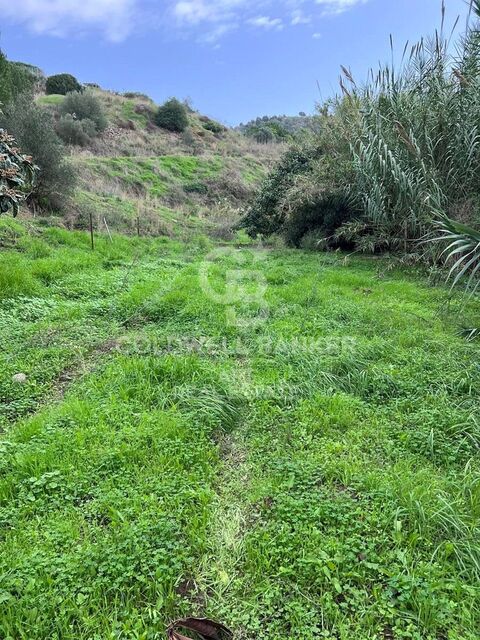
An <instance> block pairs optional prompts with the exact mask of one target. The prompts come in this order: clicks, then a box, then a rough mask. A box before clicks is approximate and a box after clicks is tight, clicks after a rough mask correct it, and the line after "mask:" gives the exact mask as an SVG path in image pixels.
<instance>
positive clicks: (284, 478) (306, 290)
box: [0, 220, 480, 640]
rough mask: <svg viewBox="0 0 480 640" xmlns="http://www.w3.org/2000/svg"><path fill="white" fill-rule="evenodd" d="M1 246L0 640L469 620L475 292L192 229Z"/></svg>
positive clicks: (276, 639)
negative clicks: (168, 628) (192, 625)
mask: <svg viewBox="0 0 480 640" xmlns="http://www.w3.org/2000/svg"><path fill="white" fill-rule="evenodd" d="M0 246H1V247H2V249H1V250H0V337H1V342H0V347H1V348H0V427H1V429H2V436H1V439H0V450H1V456H0V473H1V479H0V524H1V529H0V531H1V559H0V575H1V579H0V637H1V638H4V639H5V640H7V639H8V640H24V639H25V640H37V639H48V640H51V639H55V640H67V639H68V640H104V639H105V640H107V639H108V640H113V639H115V640H120V639H121V640H126V639H128V640H130V639H132V640H133V639H135V640H153V639H157V638H164V637H165V625H166V624H167V623H168V622H169V621H170V620H171V619H172V618H176V617H179V616H182V615H184V614H188V615H192V614H193V615H195V614H197V615H199V616H204V615H205V616H208V617H212V618H215V619H219V620H221V621H222V622H224V623H225V624H227V625H228V626H229V627H231V628H232V629H233V630H234V632H235V638H236V639H237V640H240V639H242V640H254V639H255V640H310V639H312V640H313V639H320V638H322V639H330V640H352V639H355V640H370V639H372V640H373V639H391V638H394V639H416V640H446V639H448V640H474V639H476V638H478V637H479V633H480V632H479V623H480V604H479V595H480V594H479V586H478V585H479V578H480V537H479V536H480V531H479V515H480V482H479V480H480V475H479V471H480V464H479V458H478V447H479V444H480V422H479V415H480V411H479V409H480V399H479V390H480V368H479V358H478V357H479V352H480V349H479V343H478V342H467V341H466V340H465V339H463V338H462V337H460V335H459V331H458V330H459V328H461V325H462V324H463V323H466V324H467V326H468V323H469V320H470V319H472V323H473V322H474V319H475V318H478V312H479V305H478V303H477V302H474V301H470V302H468V303H467V302H466V301H465V300H464V299H462V298H461V297H459V296H452V295H451V294H450V293H449V291H448V290H447V289H445V288H442V287H434V286H430V285H429V284H428V282H427V280H426V278H425V277H423V276H421V275H419V274H415V273H414V272H411V271H399V270H390V269H389V268H388V264H387V262H384V261H382V260H379V259H370V258H350V259H344V257H343V256H342V255H337V254H315V253H306V252H301V251H289V250H267V249H263V248H260V247H253V246H251V247H244V248H242V249H238V248H236V247H235V245H230V246H222V247H212V246H210V245H209V242H208V241H207V240H206V239H205V238H199V239H197V240H192V241H191V242H189V243H188V244H181V243H180V242H177V241H175V240H171V239H165V238H163V239H162V238H160V239H155V240H153V239H152V240H147V239H137V238H135V239H128V238H122V237H119V236H115V237H114V239H113V242H110V241H109V240H108V238H106V237H98V238H97V246H96V251H95V252H92V251H91V250H90V248H89V238H88V236H87V235H86V234H83V233H80V232H79V233H69V232H66V231H62V230H59V229H44V230H31V231H30V232H27V231H26V230H25V227H23V226H22V225H20V224H18V223H13V222H9V221H6V220H5V221H2V225H1V226H0ZM19 373H21V374H25V376H26V379H25V380H24V381H23V382H19V381H17V380H18V378H14V376H16V374H19Z"/></svg>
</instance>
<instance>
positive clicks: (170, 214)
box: [37, 88, 281, 235]
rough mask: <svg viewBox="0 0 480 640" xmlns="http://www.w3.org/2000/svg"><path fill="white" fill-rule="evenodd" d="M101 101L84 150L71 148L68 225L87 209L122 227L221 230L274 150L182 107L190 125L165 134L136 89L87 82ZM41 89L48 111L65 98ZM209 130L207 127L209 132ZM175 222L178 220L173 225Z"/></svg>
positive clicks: (99, 222) (82, 220) (79, 222)
mask: <svg viewBox="0 0 480 640" xmlns="http://www.w3.org/2000/svg"><path fill="white" fill-rule="evenodd" d="M88 90H89V91H90V92H92V93H93V94H94V95H95V96H96V97H97V98H98V99H99V100H100V102H101V105H102V108H103V110H104V112H105V114H106V116H107V120H108V127H107V129H106V130H105V131H104V132H103V134H102V135H101V136H100V137H98V138H96V139H95V140H94V141H93V142H92V143H91V144H90V145H89V146H88V147H87V148H81V147H75V146H72V147H71V148H70V153H71V160H72V162H73V163H74V165H75V169H76V171H77V173H78V176H79V185H78V190H77V193H76V196H75V202H74V206H73V207H72V209H71V211H70V213H69V214H68V215H67V217H66V222H67V224H68V225H70V226H76V227H85V224H86V220H87V219H88V217H89V215H90V213H92V214H93V217H94V220H95V223H96V226H97V228H101V227H103V228H104V229H105V222H104V219H105V221H106V223H107V224H108V225H109V226H110V227H111V228H112V229H116V230H118V231H123V232H136V231H137V230H138V226H139V224H138V220H137V218H140V228H141V230H142V231H143V233H151V234H156V233H162V234H166V235H175V234H177V233H178V232H179V230H180V229H181V230H182V233H183V234H185V233H187V232H188V230H189V229H198V228H199V226H202V225H203V226H204V228H205V230H206V232H213V233H215V229H219V231H218V233H220V234H222V233H223V234H225V233H226V234H227V235H229V234H228V228H229V227H231V226H232V224H233V222H235V221H236V220H237V219H238V218H239V212H238V209H239V207H242V206H243V205H244V204H245V203H246V202H247V201H248V200H249V199H251V197H252V195H253V194H254V192H255V190H256V188H257V185H258V183H259V182H260V181H261V179H262V178H263V177H264V176H265V174H266V172H267V170H268V169H269V168H270V167H271V166H272V164H273V162H274V161H275V160H276V158H277V157H278V155H279V153H280V152H281V147H279V145H264V144H263V145H262V144H257V143H255V142H254V141H252V140H249V139H247V138H246V137H244V136H242V135H241V134H239V133H238V132H236V131H233V130H230V129H228V128H227V127H223V126H222V125H220V124H219V123H216V122H214V121H213V120H211V119H210V118H208V117H206V116H203V115H201V114H199V113H197V112H195V111H193V110H191V109H190V110H189V113H188V118H189V127H188V129H187V130H186V131H185V132H184V133H182V134H177V133H170V132H168V131H165V130H163V129H161V128H159V127H157V126H156V125H155V124H154V115H155V112H156V109H157V106H156V105H155V104H154V103H153V101H152V100H150V99H149V98H148V97H146V96H143V95H141V94H128V93H127V94H125V95H118V94H116V93H112V92H108V91H104V90H102V89H99V88H89V89H88ZM64 99H65V98H64V96H60V95H40V96H38V97H37V104H39V105H42V107H44V108H45V109H48V110H50V111H51V112H52V114H53V115H54V116H55V115H56V113H57V109H58V107H59V105H61V103H62V102H63V100H64ZM212 129H213V130H212ZM175 221H179V223H178V224H177V223H176V222H175Z"/></svg>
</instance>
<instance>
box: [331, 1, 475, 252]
mask: <svg viewBox="0 0 480 640" xmlns="http://www.w3.org/2000/svg"><path fill="white" fill-rule="evenodd" d="M475 9H476V12H477V13H479V14H480V3H479V2H477V3H476V6H475ZM450 49H451V47H450V46H449V39H448V38H446V37H445V36H444V34H443V27H442V30H441V31H440V32H437V33H436V34H435V36H434V37H433V38H432V39H430V40H423V39H422V40H421V41H420V42H419V43H418V44H416V45H415V46H413V47H412V48H411V50H410V51H407V48H406V49H405V51H404V56H403V62H402V65H401V67H400V69H399V70H398V71H397V70H396V69H395V68H394V66H393V65H387V66H382V67H381V68H380V69H379V70H378V72H377V73H376V74H373V72H372V74H371V76H370V79H369V81H368V82H367V83H366V84H365V85H364V86H361V87H358V86H357V84H356V82H355V80H354V78H353V77H352V76H351V74H350V72H349V71H348V70H347V69H344V70H343V71H344V75H343V79H342V81H341V86H342V90H343V93H344V100H345V101H346V102H347V103H349V104H350V105H351V106H352V107H354V108H351V109H349V110H344V112H343V113H344V114H347V116H348V120H347V122H346V124H347V126H348V129H349V130H350V131H351V140H350V153H351V157H352V160H353V167H354V174H355V181H354V183H353V187H352V189H351V195H352V197H353V198H354V200H355V201H356V203H357V205H358V206H359V209H360V210H361V211H362V214H361V216H360V217H359V218H358V219H356V220H355V221H354V222H350V224H347V225H346V226H345V227H344V228H343V229H342V230H341V232H340V233H342V234H344V235H347V236H349V237H351V238H352V239H354V240H355V242H356V244H357V246H358V248H360V249H363V250H369V251H373V250H385V249H388V250H392V249H393V250H397V251H398V250H403V251H405V252H406V253H408V252H411V251H412V250H416V249H417V248H418V246H419V244H418V241H419V240H420V239H422V238H424V237H426V236H428V235H429V234H430V233H431V232H432V228H433V227H434V225H435V222H436V221H437V220H438V219H440V218H442V217H445V216H448V217H451V218H453V219H455V220H458V221H460V222H464V223H470V224H475V223H476V222H477V221H478V209H479V205H480V189H479V183H478V171H479V168H480V131H479V129H478V126H479V123H480V74H479V70H480V68H479V64H478V60H479V56H480V38H479V32H478V25H474V26H472V27H469V28H468V30H467V32H466V34H465V35H464V36H463V37H462V38H461V40H460V42H459V43H458V45H457V47H456V53H454V54H451V53H450Z"/></svg>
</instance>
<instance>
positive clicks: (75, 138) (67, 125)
mask: <svg viewBox="0 0 480 640" xmlns="http://www.w3.org/2000/svg"><path fill="white" fill-rule="evenodd" d="M56 130H57V134H58V135H59V136H60V138H61V139H62V140H63V141H64V142H65V143H67V144H74V145H78V146H80V147H85V146H86V145H88V144H89V143H90V142H91V141H92V139H93V138H94V137H95V136H96V134H97V129H96V127H95V123H94V122H93V121H92V120H88V119H87V120H76V119H75V118H74V117H73V116H72V115H71V114H70V113H67V114H66V115H64V116H62V117H61V118H60V120H59V121H58V122H57V126H56Z"/></svg>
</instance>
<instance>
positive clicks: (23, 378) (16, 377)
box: [12, 373, 27, 384]
mask: <svg viewBox="0 0 480 640" xmlns="http://www.w3.org/2000/svg"><path fill="white" fill-rule="evenodd" d="M12 380H13V382H19V383H20V384H23V383H24V382H26V381H27V376H26V375H25V374H24V373H16V374H15V375H14V376H12Z"/></svg>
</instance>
